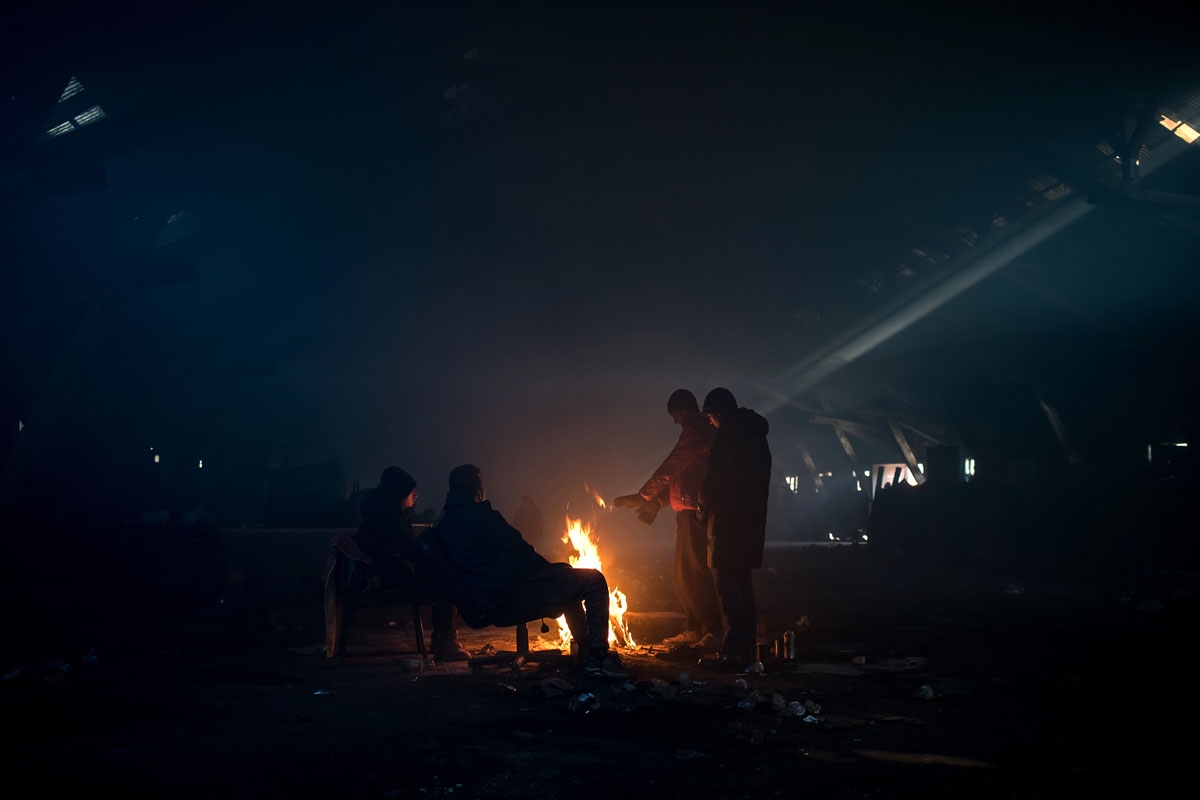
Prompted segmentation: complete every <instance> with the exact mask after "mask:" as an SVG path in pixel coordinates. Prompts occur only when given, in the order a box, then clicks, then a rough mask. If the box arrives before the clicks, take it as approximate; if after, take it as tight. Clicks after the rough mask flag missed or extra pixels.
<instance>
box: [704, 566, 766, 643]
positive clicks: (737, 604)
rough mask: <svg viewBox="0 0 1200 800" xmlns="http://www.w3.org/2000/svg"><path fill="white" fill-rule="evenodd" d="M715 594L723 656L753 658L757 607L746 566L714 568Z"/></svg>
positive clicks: (751, 581) (752, 585) (752, 584)
mask: <svg viewBox="0 0 1200 800" xmlns="http://www.w3.org/2000/svg"><path fill="white" fill-rule="evenodd" d="M713 576H714V578H715V580H716V586H717V597H718V598H719V599H720V601H721V616H722V618H723V621H724V629H725V639H724V641H723V642H722V644H721V655H722V657H724V658H732V659H741V660H745V661H747V662H749V661H752V660H753V656H754V641H755V639H756V625H757V621H756V618H757V615H758V609H757V606H756V603H755V599H754V583H753V580H752V578H751V574H750V570H749V569H748V568H726V569H714V570H713Z"/></svg>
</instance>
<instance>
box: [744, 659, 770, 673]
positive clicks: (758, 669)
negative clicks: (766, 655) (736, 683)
mask: <svg viewBox="0 0 1200 800" xmlns="http://www.w3.org/2000/svg"><path fill="white" fill-rule="evenodd" d="M765 669H766V668H765V667H764V666H763V663H762V662H761V661H755V662H754V663H753V664H751V665H750V669H748V670H747V672H753V673H755V674H758V675H761V674H762V673H763V672H764V671H765Z"/></svg>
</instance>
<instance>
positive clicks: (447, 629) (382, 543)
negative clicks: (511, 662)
mask: <svg viewBox="0 0 1200 800" xmlns="http://www.w3.org/2000/svg"><path fill="white" fill-rule="evenodd" d="M416 502H417V482H416V481H415V480H414V479H413V477H412V476H411V475H409V474H408V473H407V472H405V471H404V470H402V469H400V467H388V468H387V469H385V470H384V471H383V474H382V475H380V477H379V485H378V486H377V487H375V488H374V489H372V490H371V491H370V492H368V493H367V495H366V497H364V498H363V501H362V505H361V506H360V509H361V514H362V522H361V523H360V524H359V526H358V533H357V534H356V535H355V537H354V539H355V542H356V543H357V544H358V547H359V549H361V550H362V551H363V553H365V554H366V555H367V556H369V557H370V559H371V566H370V571H369V573H368V574H369V578H368V580H369V584H368V585H369V588H372V589H380V588H382V589H391V588H396V587H402V586H416V587H418V589H419V591H420V592H421V593H422V594H423V595H424V596H426V597H429V598H430V599H432V600H433V635H432V637H431V639H432V643H433V655H434V658H435V659H437V660H438V661H439V662H445V661H465V660H467V659H468V658H470V657H471V654H470V653H468V652H467V651H466V650H464V649H463V647H462V645H461V644H459V642H458V631H457V630H456V629H455V627H454V608H453V606H452V605H451V603H450V600H449V598H448V595H447V592H446V590H445V587H444V586H442V585H441V582H440V580H439V579H438V578H437V577H436V572H435V571H434V570H433V569H432V568H430V567H429V566H427V565H426V564H425V556H424V554H423V553H421V551H420V549H419V548H418V547H417V544H416V541H417V540H416V536H415V535H414V534H413V527H412V514H413V507H414V506H415V505H416Z"/></svg>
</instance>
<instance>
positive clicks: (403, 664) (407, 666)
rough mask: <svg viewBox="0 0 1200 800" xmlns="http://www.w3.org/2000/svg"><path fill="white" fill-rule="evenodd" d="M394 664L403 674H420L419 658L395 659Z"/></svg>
mask: <svg viewBox="0 0 1200 800" xmlns="http://www.w3.org/2000/svg"><path fill="white" fill-rule="evenodd" d="M396 664H397V665H398V666H399V667H400V668H401V669H402V670H403V671H404V672H420V671H421V659H419V658H397V659H396Z"/></svg>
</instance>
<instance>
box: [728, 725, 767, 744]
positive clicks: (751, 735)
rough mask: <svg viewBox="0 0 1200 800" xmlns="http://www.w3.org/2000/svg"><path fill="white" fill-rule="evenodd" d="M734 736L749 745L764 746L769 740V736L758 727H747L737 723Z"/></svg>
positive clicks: (734, 727)
mask: <svg viewBox="0 0 1200 800" xmlns="http://www.w3.org/2000/svg"><path fill="white" fill-rule="evenodd" d="M733 730H734V735H735V736H737V738H739V739H741V740H742V741H743V742H746V743H747V744H756V745H757V744H762V743H763V742H765V741H766V740H767V734H766V733H765V732H764V731H763V729H762V728H760V727H758V726H757V725H746V724H744V723H741V722H736V723H734V725H733Z"/></svg>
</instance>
